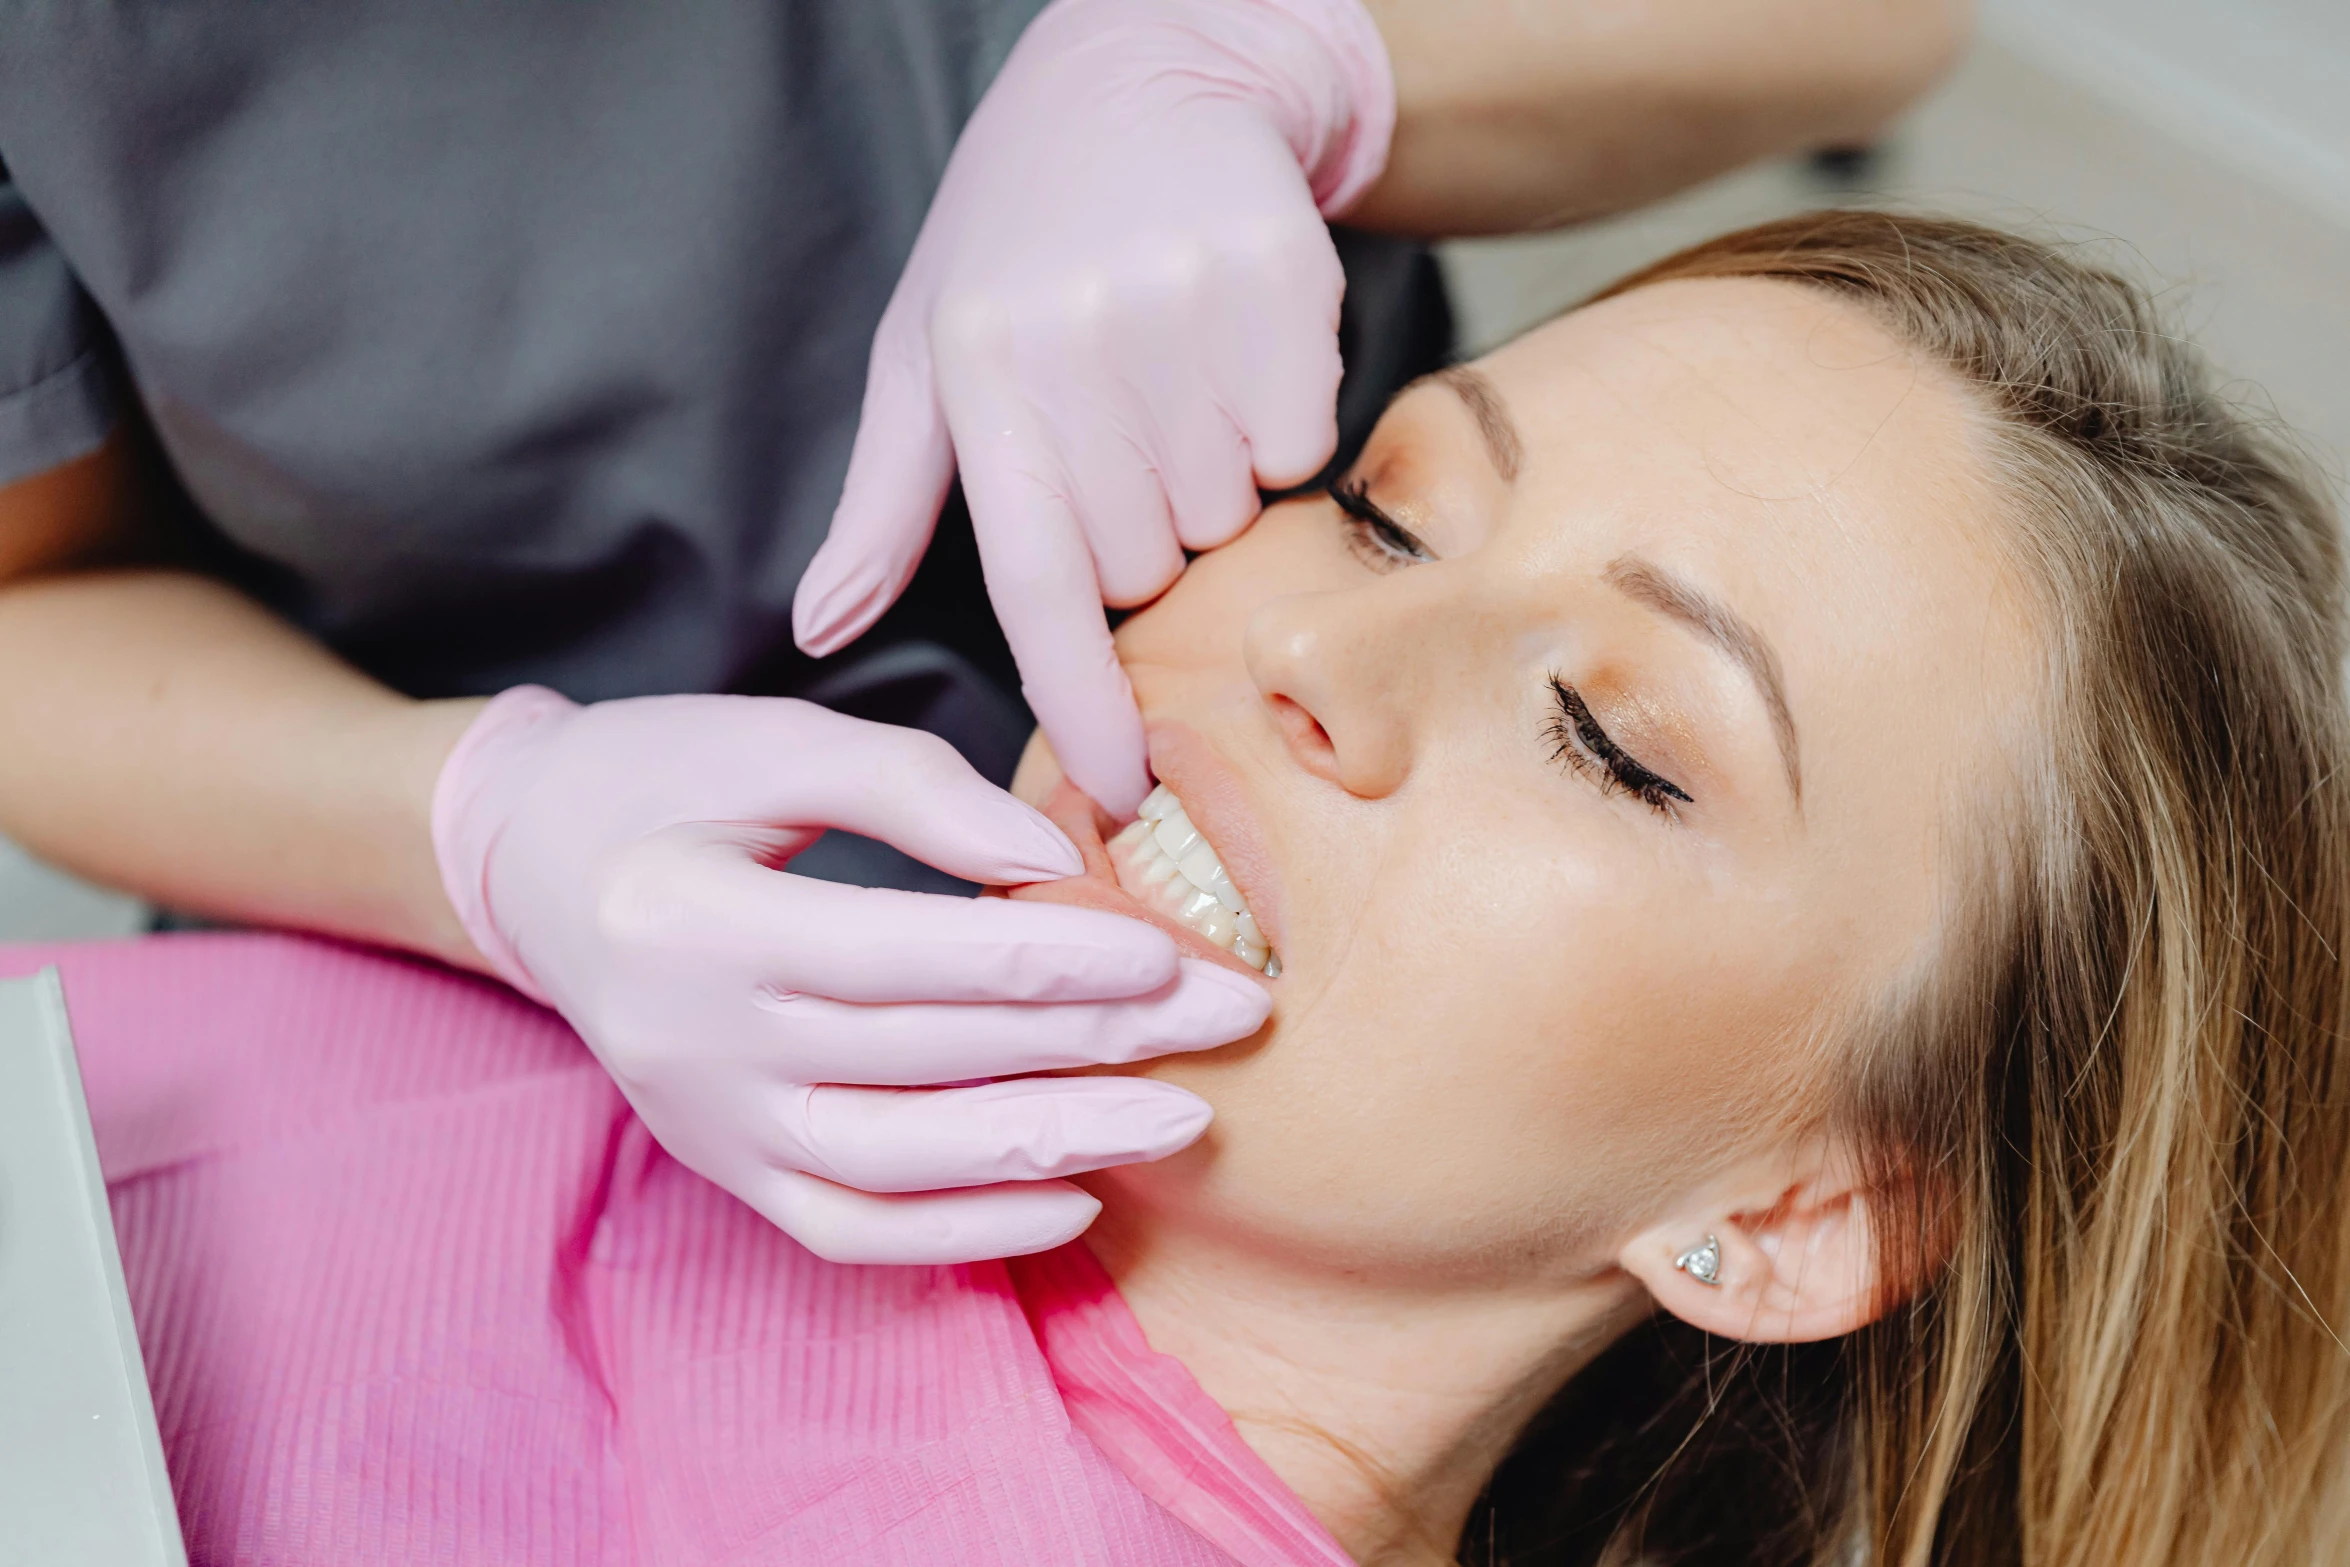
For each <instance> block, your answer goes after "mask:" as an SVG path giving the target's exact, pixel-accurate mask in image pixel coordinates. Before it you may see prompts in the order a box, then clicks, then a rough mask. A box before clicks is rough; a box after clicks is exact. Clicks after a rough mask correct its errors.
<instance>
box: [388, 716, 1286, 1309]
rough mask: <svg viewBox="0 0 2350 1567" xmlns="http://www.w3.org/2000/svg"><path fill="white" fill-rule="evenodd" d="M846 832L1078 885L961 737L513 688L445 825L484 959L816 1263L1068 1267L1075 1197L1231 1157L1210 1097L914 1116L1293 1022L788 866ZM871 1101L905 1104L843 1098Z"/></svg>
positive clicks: (1109, 946) (465, 760)
mask: <svg viewBox="0 0 2350 1567" xmlns="http://www.w3.org/2000/svg"><path fill="white" fill-rule="evenodd" d="M827 827H839V828H843V829H846V830H848V831H850V832H855V833H860V834H863V835H865V836H867V837H872V838H879V839H882V840H884V841H885V842H888V843H892V844H895V845H896V846H897V847H898V848H900V849H902V850H904V851H905V852H906V853H908V854H911V855H913V856H915V857H916V858H918V859H921V860H925V861H927V862H928V863H930V864H932V865H935V866H937V867H938V868H939V869H941V870H944V871H948V872H951V873H952V874H954V875H957V876H961V877H964V878H966V879H968V880H972V881H980V882H999V883H1000V882H1026V881H1039V880H1048V879H1052V878H1057V877H1061V876H1067V875H1074V874H1076V873H1078V872H1079V871H1080V870H1081V869H1082V863H1081V861H1080V859H1079V857H1078V854H1077V851H1076V849H1075V848H1074V847H1073V846H1072V845H1071V844H1070V843H1069V841H1068V839H1067V838H1065V837H1063V836H1062V834H1061V832H1060V830H1059V829H1058V828H1056V827H1054V826H1053V825H1052V824H1051V823H1050V822H1048V821H1046V820H1045V819H1044V818H1043V817H1042V816H1041V815H1039V814H1037V813H1036V812H1034V811H1032V810H1030V809H1029V808H1028V807H1027V806H1025V805H1022V804H1021V803H1020V802H1019V801H1017V800H1015V799H1013V798H1012V797H1011V796H1010V795H1008V794H1005V793H1003V792H1002V791H1001V790H999V789H997V788H995V787H994V786H992V785H990V784H989V783H987V782H986V781H985V780H984V779H982V778H981V777H980V776H979V775H978V774H977V773H975V772H973V771H972V770H971V768H970V766H969V765H968V764H967V763H965V762H964V760H963V759H962V757H961V756H959V755H958V754H956V752H955V750H954V748H953V747H951V746H949V745H948V744H947V743H946V742H945V741H943V740H940V739H938V738H937V737H936V736H934V735H929V734H925V733H922V732H921V731H919V730H913V729H899V728H895V727H892V726H890V725H887V724H875V723H868V722H865V721H864V720H862V719H856V718H847V717H843V716H842V715H840V714H838V713H833V712H828V711H827V710H825V709H823V708H820V707H815V706H812V705H810V704H809V703H806V702H794V701H786V700H781V699H772V698H763V697H730V696H674V697H645V698H640V699H637V700H633V701H624V702H604V703H599V704H596V705H594V706H589V707H580V706H577V705H575V704H573V703H571V702H569V701H567V700H565V699H564V698H563V697H560V696H558V695H556V694H555V693H554V692H552V691H548V690H545V689H543V688H541V687H536V686H520V687H517V688H515V689H514V690H511V691H508V692H506V693H505V694H504V695H502V696H500V697H498V698H497V699H496V700H495V701H493V702H491V703H490V705H489V706H488V707H487V708H486V709H485V710H484V711H483V712H482V714H481V716H480V717H479V718H477V719H476V720H475V721H474V723H473V725H472V727H471V728H469V729H468V730H466V732H465V735H464V737H463V738H462V739H460V740H459V741H458V743H457V746H456V748H455V749H454V750H453V751H452V752H451V753H450V755H449V759H448V761H447V762H445V763H444V764H443V765H442V769H441V775H440V782H439V786H438V788H437V789H436V791H435V793H434V797H433V844H434V849H435V851H436V853H437V854H438V855H439V858H440V866H441V875H442V880H443V882H444V883H445V885H446V886H447V888H448V892H449V897H450V901H451V902H452V903H453V904H454V905H455V907H456V909H457V912H458V915H459V917H460V918H461V919H462V920H463V921H464V923H465V928H466V931H467V933H468V934H469V935H470V936H471V937H472V938H473V941H474V944H475V946H477V947H478V948H479V949H480V951H481V953H482V955H483V956H484V957H486V958H487V959H488V960H489V961H490V963H491V964H492V965H493V966H494V967H495V968H496V969H497V971H498V973H499V974H500V975H502V976H503V977H504V978H505V979H506V980H507V981H508V982H509V983H511V984H512V985H514V986H515V988H517V989H518V990H521V991H522V992H523V993H524V994H525V995H528V996H530V997H532V998H533V999H535V1000H538V1001H541V1002H543V1003H545V1004H546V1005H548V1006H551V1007H553V1008H554V1009H555V1010H557V1011H558V1012H561V1013H562V1014H563V1016H564V1017H565V1018H566V1019H568V1020H569V1021H570V1023H571V1024H572V1026H573V1027H575V1028H577V1029H578V1030H579V1032H580V1035H581V1037H582V1038H584V1039H585V1040H586V1041H587V1043H588V1046H589V1048H591V1049H593V1050H594V1051H595V1052H596V1054H597V1056H598V1057H599V1058H600V1059H601V1060H602V1061H603V1063H604V1065H605V1067H606V1068H607V1069H608V1070H609V1071H610V1072H611V1073H612V1076H613V1078H614V1080H615V1081H616V1082H618V1083H619V1085H620V1089H621V1092H622V1093H624V1094H626V1095H627V1096H628V1100H629V1103H630V1104H632V1105H633V1106H635V1108H636V1111H637V1113H638V1114H639V1115H640V1116H642V1117H643V1119H644V1122H645V1125H646V1126H647V1127H648V1128H649V1129H650V1130H651V1131H652V1133H653V1135H654V1136H655V1137H657V1138H659V1139H660V1141H661V1145H662V1146H663V1147H665V1148H667V1149H668V1150H669V1152H670V1153H672V1154H673V1155H675V1156H676V1157H677V1158H678V1160H679V1161H680V1162H682V1163H684V1164H685V1165H687V1166H689V1167H690V1168H692V1169H694V1170H696V1171H699V1172H700V1173H701V1174H702V1175H704V1176H706V1177H708V1178H709V1179H710V1180H712V1181H715V1182H716V1183H717V1184H719V1185H720V1186H723V1187H725V1188H726V1189H727V1190H729V1191H731V1192H733V1193H734V1194H735V1195H736V1196H738V1197H740V1198H741V1199H742V1200H743V1201H745V1202H747V1203H749V1204H750V1205H751V1206H752V1207H753V1208H756V1209H757V1210H759V1212H761V1213H763V1214H765V1215H766V1216H767V1217H768V1218H769V1219H771V1220H773V1221H774V1222H775V1223H776V1224H777V1225H779V1226H781V1227H782V1228H783V1229H784V1230H786V1231H788V1232H790V1233H791V1234H792V1235H793V1236H794V1237H795V1238H797V1239H798V1240H799V1241H800V1243H801V1244H802V1245H805V1246H806V1247H807V1248H808V1249H809V1250H811V1251H813V1252H815V1253H817V1254H818V1255H819V1256H823V1257H829V1258H831V1259H833V1260H835V1261H840V1262H924V1263H929V1262H965V1261H972V1260H976V1259H978V1258H981V1257H999V1256H1012V1255H1017V1254H1020V1253H1024V1252H1033V1251H1043V1250H1045V1249H1047V1248H1048V1247H1052V1246H1057V1245H1060V1244H1061V1243H1062V1242H1064V1241H1066V1240H1069V1239H1070V1238H1071V1237H1073V1236H1075V1235H1076V1234H1077V1233H1078V1232H1080V1231H1081V1230H1083V1229H1084V1228H1085V1227H1086V1225H1087V1224H1089V1223H1091V1222H1092V1220H1093V1216H1094V1214H1095V1213H1096V1212H1097V1211H1098V1210H1099V1204H1098V1203H1096V1202H1095V1201H1094V1199H1093V1198H1092V1197H1090V1196H1088V1195H1086V1194H1085V1193H1084V1192H1083V1191H1081V1190H1079V1189H1078V1188H1077V1187H1075V1186H1073V1185H1071V1184H1069V1183H1068V1182H1066V1181H1063V1180H1059V1179H1056V1177H1059V1176H1064V1175H1071V1174H1075V1173H1078V1172H1080V1171H1085V1170H1093V1169H1099V1168H1101V1167H1103V1166H1105V1165H1113V1164H1125V1163H1130V1162H1132V1161H1135V1160H1140V1159H1155V1158H1160V1157H1163V1156H1164V1155H1166V1154H1169V1153H1172V1152H1174V1151H1175V1150H1176V1149H1178V1148H1181V1147H1183V1146H1184V1145H1185V1144H1187V1143H1189V1142H1191V1141H1192V1140H1193V1139H1195V1138H1196V1137H1198V1136H1199V1134H1200V1133H1201V1131H1203V1130H1204V1129H1205V1128H1206V1126H1207V1123H1208V1107H1207V1105H1206V1104H1205V1103H1204V1102H1202V1101H1201V1100H1200V1099H1198V1098H1197V1097H1196V1096H1194V1095H1192V1094H1189V1093H1186V1092H1184V1091H1183V1090H1181V1089H1178V1088H1175V1087H1172V1086H1170V1085H1166V1084H1161V1083H1153V1082H1149V1081H1145V1080H1142V1079H1138V1078H1127V1077H1069V1078H1030V1079H1023V1080H1016V1081H1010V1082H996V1083H988V1084H985V1085H982V1086H961V1087H951V1088H938V1089H926V1090H925V1089H915V1088H913V1087H911V1085H919V1084H932V1083H960V1084H968V1083H969V1081H970V1080H971V1079H974V1078H989V1077H1001V1076H1005V1075H1007V1074H1011V1073H1020V1072H1035V1071H1041V1070H1046V1069H1049V1068H1054V1067H1067V1066H1079V1065H1084V1064H1086V1063H1090V1062H1114V1061H1132V1060H1136V1059H1139V1058H1141V1057H1145V1056H1152V1055H1158V1054H1160V1053H1162V1052H1165V1051H1169V1050H1189V1049H1198V1048H1203V1047H1207V1046H1211V1045H1217V1044H1222V1043H1225V1042H1227V1041H1229V1040H1234V1039H1240V1038H1244V1037H1246V1036H1247V1035H1248V1034H1250V1033H1252V1032H1254V1031H1255V1030H1256V1028H1257V1027H1258V1025H1259V1024H1261V1023H1262V1022H1263V1021H1264V1019H1265V1015H1266V1012H1267V1010H1268V1009H1269V1007H1270V1004H1271V1003H1270V998H1269V997H1268V996H1267V994H1266V992H1265V991H1264V989H1263V988H1262V987H1261V986H1258V985H1256V984H1253V983H1251V982H1250V981H1249V980H1247V979H1245V978H1243V977H1241V976H1239V975H1237V974H1233V973H1231V972H1229V971H1227V970H1224V969H1221V968H1218V967H1216V966H1214V965H1212V964H1207V963H1201V962H1198V961H1195V960H1191V959H1182V960H1179V959H1178V958H1177V956H1176V951H1175V946H1174V943H1173V942H1172V941H1171V940H1169V939H1168V937H1167V936H1166V935H1165V934H1163V933H1162V932H1160V931H1157V930H1154V929H1152V928H1151V927H1150V926H1148V925H1145V924H1143V923H1141V922H1140V921H1137V920H1128V919H1121V918H1119V917H1117V916H1116V915H1110V914H1102V913H1098V912H1094V911H1090V910H1082V909H1072V908H1064V907H1059V906H1055V905H1050V904H1042V903H1020V902H1012V901H1009V900H1006V899H1001V898H986V899H974V898H960V897H949V896H939V895H934V894H926V893H912V892H892V891H884V890H875V889H869V888H862V887H844V886H837V885H835V884H833V883H830V882H822V881H815V880H812V879H810V878H807V877H802V876H794V875H791V874H790V873H789V872H788V871H785V870H784V869H782V868H781V867H782V865H783V862H784V861H785V860H787V859H789V858H790V857H791V856H792V855H793V854H796V853H798V852H799V851H800V850H801V849H804V848H806V847H807V846H808V845H809V844H810V843H812V842H813V841H814V840H815V839H816V837H817V835H818V833H819V832H820V831H822V830H823V829H824V828H827ZM851 1084H854V1085H887V1086H853V1087H852V1086H824V1085H851ZM916 1193H919V1194H923V1195H895V1194H916ZM883 1194H891V1195H883Z"/></svg>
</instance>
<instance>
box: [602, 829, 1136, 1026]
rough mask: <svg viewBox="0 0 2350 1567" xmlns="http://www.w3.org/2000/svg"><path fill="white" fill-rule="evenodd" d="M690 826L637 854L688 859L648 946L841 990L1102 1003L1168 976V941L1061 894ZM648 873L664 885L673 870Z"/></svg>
mask: <svg viewBox="0 0 2350 1567" xmlns="http://www.w3.org/2000/svg"><path fill="white" fill-rule="evenodd" d="M689 833H690V830H689V829H673V831H672V833H670V834H663V835H661V836H662V837H663V838H665V839H668V840H670V842H669V843H668V844H667V845H664V846H656V845H655V843H653V842H652V841H650V840H648V841H647V842H646V843H644V844H641V845H639V846H638V852H640V853H648V854H650V853H659V852H676V853H679V854H681V855H691V856H692V857H693V858H694V860H695V861H696V862H697V863H696V864H695V866H694V868H693V872H692V874H691V877H690V881H691V884H692V885H693V886H694V888H695V896H694V898H693V900H692V903H691V906H690V907H680V906H679V905H678V904H677V903H676V902H675V901H674V900H663V902H662V903H661V904H659V905H657V906H654V907H652V908H651V909H650V910H649V917H650V918H652V919H654V920H657V921H659V924H658V925H657V926H656V927H653V928H649V929H647V930H646V931H644V932H642V933H640V936H641V939H643V940H644V941H646V942H649V943H657V944H662V945H674V946H679V947H684V948H690V949H693V950H697V951H699V952H702V953H704V954H707V955H710V956H719V955H725V956H728V957H730V958H732V959H734V960H736V961H738V962H740V963H742V964H744V965H746V966H747V967H749V968H751V969H752V970H753V971H754V972H757V973H760V974H762V975H763V976H764V977H765V978H766V980H767V982H768V983H769V984H771V985H774V986H775V987H777V988H778V989H782V990H790V991H800V992H805V993H806V994H809V995H815V996H829V997H831V998H833V999H834V1000H839V1001H1112V1000H1119V999H1122V998H1125V997H1129V996H1138V995H1142V994H1145V993H1147V992H1150V991H1154V990H1157V989H1159V988H1160V987H1162V986H1165V985H1167V984H1168V983H1170V982H1171V981H1172V980H1173V979H1174V978H1175V976H1176V972H1177V970H1176V962H1177V958H1176V950H1175V943H1174V941H1173V940H1172V939H1171V938H1170V937H1169V936H1168V935H1167V934H1166V932H1164V931H1161V930H1157V929H1154V928H1153V927H1151V926H1150V925H1147V924H1145V923H1143V922H1142V921H1141V920H1133V919H1125V918H1121V917H1120V916H1118V915H1115V914H1105V913H1103V912H1101V911H1100V910H1098V909H1076V908H1069V907H1067V906H1065V905H1061V904H1048V903H1016V902H1013V901H1011V900H1009V899H1005V898H963V897H955V896H952V895H948V894H943V893H927V892H899V891H896V890H894V889H890V888H880V887H847V886H842V885H840V884H838V883H835V882H828V881H817V880H815V879H813V878H811V877H806V876H794V875H792V874H791V873H790V872H788V871H778V870H770V869H768V868H767V867H766V866H763V865H761V864H759V863H758V861H757V860H755V859H753V858H751V857H749V856H747V855H740V854H734V853H725V852H720V853H710V852H707V851H706V850H701V849H697V848H696V847H695V846H693V845H692V844H691V843H690V841H688V838H687V835H688V834H689ZM647 868H648V869H649V870H652V871H654V873H655V877H656V879H658V880H661V881H664V882H668V883H669V884H672V885H674V884H676V883H678V882H682V881H685V880H687V879H688V878H685V877H678V878H674V879H672V878H668V877H662V876H660V875H659V868H658V867H647Z"/></svg>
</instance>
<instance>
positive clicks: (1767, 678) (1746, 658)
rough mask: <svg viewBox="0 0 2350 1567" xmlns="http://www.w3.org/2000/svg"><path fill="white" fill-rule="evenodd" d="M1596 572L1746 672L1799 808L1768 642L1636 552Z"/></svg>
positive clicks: (1792, 751) (1790, 736)
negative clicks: (1759, 698)
mask: <svg viewBox="0 0 2350 1567" xmlns="http://www.w3.org/2000/svg"><path fill="white" fill-rule="evenodd" d="M1600 576H1601V580H1603V581H1605V582H1606V583H1607V584H1608V585H1609V586H1611V587H1613V588H1615V589H1617V590H1618V591H1619V592H1621V593H1623V594H1624V595H1625V596H1626V597H1628V598H1632V599H1636V600H1638V601H1639V602H1640V603H1643V604H1645V605H1647V606H1648V607H1649V608H1650V609H1653V610H1655V611H1657V612H1658V613H1659V614H1663V615H1669V616H1671V617H1672V618H1673V619H1675V620H1677V621H1679V622H1681V623H1682V624H1683V625H1685V626H1687V627H1689V628H1690V629H1691V630H1693V631H1695V632H1697V633H1698V634H1699V635H1701V636H1703V637H1704V638H1705V639H1706V640H1707V641H1709V642H1711V643H1713V644H1714V646H1716V647H1718V648H1720V649H1721V650H1722V651H1723V652H1724V653H1727V654H1728V655H1729V656H1730V658H1731V659H1732V660H1733V661H1734V662H1735V663H1737V664H1738V665H1739V667H1741V668H1743V669H1744V670H1745V671H1746V674H1747V678H1748V679H1750V680H1752V681H1753V682H1754V688H1755V690H1756V691H1757V692H1758V693H1760V695H1761V696H1762V702H1763V707H1764V709H1765V710H1766V711H1767V712H1768V713H1769V714H1770V717H1771V731H1772V733H1773V734H1775V735H1776V736H1777V737H1778V740H1779V757H1780V760H1782V761H1783V762H1785V763H1786V764H1787V788H1788V791H1789V792H1790V793H1792V794H1793V795H1794V796H1795V808H1796V809H1797V810H1798V811H1801V810H1802V809H1803V768H1802V764H1801V763H1800V762H1799V761H1798V759H1797V751H1796V743H1795V715H1794V714H1793V713H1791V712H1789V711H1788V709H1787V687H1786V684H1785V683H1784V682H1783V681H1782V680H1781V679H1780V678H1779V656H1778V654H1776V653H1774V652H1773V651H1772V650H1771V644H1770V640H1769V639H1768V638H1766V637H1765V636H1764V635H1763V634H1762V633H1761V632H1760V631H1757V630H1756V629H1755V628H1754V625H1753V623H1752V622H1750V621H1748V620H1747V619H1745V618H1744V617H1743V616H1741V615H1740V614H1739V613H1738V612H1737V611H1736V610H1734V609H1732V608H1731V607H1730V606H1729V605H1727V604H1724V603H1723V602H1722V601H1721V600H1719V599H1717V598H1713V597H1711V596H1709V595H1708V594H1706V593H1705V592H1704V591H1703V590H1702V589H1700V588H1698V587H1697V586H1696V584H1694V583H1692V582H1689V581H1687V580H1686V579H1684V578H1681V577H1677V576H1674V575H1673V574H1672V573H1671V572H1669V571H1666V570H1665V569H1664V568H1663V567H1662V566H1659V565H1657V564H1656V563H1655V562H1654V561H1648V560H1643V559H1641V558H1640V557H1639V556H1637V555H1620V556H1618V557H1617V558H1616V559H1615V560H1613V561H1611V562H1610V563H1609V564H1608V568H1607V570H1606V571H1604V572H1602V573H1601V574H1600Z"/></svg>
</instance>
